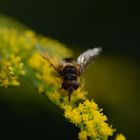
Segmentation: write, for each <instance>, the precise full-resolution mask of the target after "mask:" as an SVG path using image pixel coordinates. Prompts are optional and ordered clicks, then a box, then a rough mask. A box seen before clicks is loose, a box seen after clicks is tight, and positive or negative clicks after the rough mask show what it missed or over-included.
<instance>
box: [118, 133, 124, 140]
mask: <svg viewBox="0 0 140 140" xmlns="http://www.w3.org/2000/svg"><path fill="white" fill-rule="evenodd" d="M115 140H126V139H125V137H124V135H123V134H118V135H117V137H116V139H115Z"/></svg>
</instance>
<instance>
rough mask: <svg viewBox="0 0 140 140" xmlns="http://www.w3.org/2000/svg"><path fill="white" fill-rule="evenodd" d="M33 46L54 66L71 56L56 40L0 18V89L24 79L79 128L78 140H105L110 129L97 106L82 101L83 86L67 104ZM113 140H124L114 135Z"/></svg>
mask: <svg viewBox="0 0 140 140" xmlns="http://www.w3.org/2000/svg"><path fill="white" fill-rule="evenodd" d="M37 46H40V47H41V48H43V50H44V53H46V54H48V55H49V56H50V57H51V61H52V62H53V63H54V64H55V65H57V64H58V63H59V61H61V59H62V58H65V57H70V56H71V55H72V52H71V51H70V50H69V49H67V48H66V46H65V45H64V44H62V43H59V42H58V41H57V40H54V39H51V38H46V37H43V36H40V35H36V34H35V33H34V32H33V31H31V30H29V29H27V28H26V27H24V26H22V25H20V24H19V23H17V22H16V23H14V21H13V20H11V19H7V18H5V17H2V18H0V86H4V87H7V86H18V85H20V82H19V80H20V77H21V76H25V77H26V78H27V79H29V82H30V83H32V84H33V85H34V86H35V87H36V88H37V89H38V92H39V93H43V94H44V95H46V96H48V98H49V99H50V100H51V101H52V102H53V103H54V104H56V105H57V106H59V107H60V108H61V109H63V110H64V116H65V117H66V118H67V119H68V120H69V121H70V122H72V123H74V124H75V125H76V126H78V127H79V128H80V132H79V139H80V140H87V139H88V138H90V139H92V140H107V139H108V136H111V135H112V134H113V132H114V129H112V128H111V126H109V125H108V123H107V117H106V116H105V115H103V113H102V112H101V109H99V108H98V106H97V104H96V103H95V102H93V101H89V100H87V99H86V94H87V92H85V91H84V90H83V87H84V82H82V81H81V83H80V84H81V87H80V88H79V89H78V90H76V91H75V92H74V93H72V95H71V100H70V101H69V100H68V93H67V92H66V91H64V90H63V89H62V90H60V88H61V83H62V81H61V79H60V77H58V75H57V73H56V72H55V70H54V69H53V68H52V67H51V66H50V65H49V63H48V62H47V61H46V60H44V59H43V57H42V56H41V55H40V53H39V52H38V50H37V49H36V48H37ZM116 140H125V138H124V136H123V135H118V136H117V138H116Z"/></svg>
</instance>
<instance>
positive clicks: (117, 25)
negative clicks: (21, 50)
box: [0, 0, 140, 140]
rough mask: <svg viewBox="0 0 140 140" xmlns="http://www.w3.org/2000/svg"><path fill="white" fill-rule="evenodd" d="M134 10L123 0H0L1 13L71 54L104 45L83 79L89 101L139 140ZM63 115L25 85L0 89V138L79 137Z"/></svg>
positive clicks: (138, 25)
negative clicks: (55, 42) (71, 51)
mask: <svg viewBox="0 0 140 140" xmlns="http://www.w3.org/2000/svg"><path fill="white" fill-rule="evenodd" d="M138 6H139V5H138V4H137V3H135V1H133V2H132V1H131V2H129V1H125V0H118V1H111V0H106V1H103V0H86V1H83V0H77V1H74V0H71V1H64V0H59V1H58V0H39V1H38V0H36V1H33V0H30V1H27V0H20V1H19V0H1V1H0V13H3V14H5V15H8V16H10V17H13V18H15V19H17V20H18V21H20V22H21V23H24V24H25V25H27V26H29V27H30V28H32V29H33V30H34V31H36V32H37V33H39V34H44V35H45V36H50V37H53V38H55V39H57V40H60V41H62V42H64V43H66V44H67V45H68V46H69V47H70V48H71V49H73V50H74V52H75V56H77V55H78V54H80V53H81V52H82V51H84V50H85V49H87V48H91V47H95V46H102V47H103V52H102V55H101V56H100V57H99V58H98V59H97V61H96V62H95V64H94V65H92V66H90V67H89V68H88V69H87V71H86V72H85V74H84V76H83V77H84V78H85V81H86V82H85V83H86V86H85V88H86V90H88V91H89V95H88V97H89V98H90V99H92V98H94V100H95V101H96V102H97V103H98V104H99V106H100V107H102V108H104V113H105V114H106V115H107V116H108V118H109V122H110V123H112V124H113V127H115V128H117V129H118V132H122V133H124V135H125V136H126V137H127V139H128V140H132V139H133V140H139V139H140V136H139V130H140V109H139V107H140V102H139V101H140V100H139V98H140V86H139V83H140V81H139V79H140V73H139V71H140V62H139V59H140V55H139V54H140V43H139V34H140V17H139V11H138V9H139V7H138ZM62 113H63V112H61V110H59V109H58V108H56V107H55V106H53V105H52V104H51V103H50V102H49V101H48V99H47V98H44V97H43V96H41V95H39V94H38V93H36V91H35V89H34V88H33V87H32V85H30V83H28V82H25V81H24V82H23V83H22V85H21V87H19V88H9V89H4V88H0V120H1V128H2V131H0V138H1V137H2V136H4V137H5V139H6V137H9V136H10V137H11V138H15V139H19V138H25V139H26V138H32V139H33V138H37V137H38V138H40V139H42V138H43V139H52V140H53V139H61V140H63V139H65V140H66V139H67V140H72V139H73V140H75V139H77V133H76V132H78V129H76V128H75V126H74V125H72V124H70V123H69V122H67V121H66V120H64V118H63V117H62Z"/></svg>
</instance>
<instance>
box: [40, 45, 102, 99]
mask: <svg viewBox="0 0 140 140" xmlns="http://www.w3.org/2000/svg"><path fill="white" fill-rule="evenodd" d="M101 50H102V48H101V47H97V48H93V49H88V50H86V51H85V52H83V53H82V54H81V55H80V56H79V57H78V58H77V60H74V59H72V58H65V59H62V60H61V61H60V62H59V63H58V65H54V64H53V62H52V61H51V58H50V57H49V56H48V55H47V54H45V53H44V51H40V52H41V55H42V57H43V58H44V59H45V60H47V61H48V63H49V64H50V65H51V66H52V67H53V68H54V70H55V71H56V72H57V73H58V75H59V76H60V78H61V79H62V85H61V89H64V90H66V91H67V92H68V99H69V101H70V96H71V94H72V93H73V91H75V90H77V89H78V88H79V86H80V83H79V78H80V76H81V75H82V74H83V72H84V71H85V69H86V67H87V66H88V65H89V64H90V63H91V62H93V61H94V60H95V58H96V57H97V56H98V55H99V54H100V52H101Z"/></svg>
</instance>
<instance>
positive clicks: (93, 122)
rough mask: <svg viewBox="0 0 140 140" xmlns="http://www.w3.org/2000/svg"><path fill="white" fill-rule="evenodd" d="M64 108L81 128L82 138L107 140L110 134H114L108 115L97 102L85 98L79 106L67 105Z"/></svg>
mask: <svg viewBox="0 0 140 140" xmlns="http://www.w3.org/2000/svg"><path fill="white" fill-rule="evenodd" d="M64 109H65V114H64V116H65V117H66V118H68V119H69V120H70V121H71V122H72V123H74V124H76V126H78V127H79V128H80V129H81V131H80V133H79V139H80V140H87V139H88V137H90V138H92V139H95V140H96V139H106V140H107V138H108V136H111V135H113V132H114V129H112V128H111V127H110V126H109V125H108V124H107V122H106V121H107V117H106V116H105V115H103V113H101V110H99V108H98V106H97V104H96V103H95V102H93V101H89V100H85V101H84V102H83V103H82V104H79V105H78V107H75V108H72V106H70V105H67V106H65V108H64Z"/></svg>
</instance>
